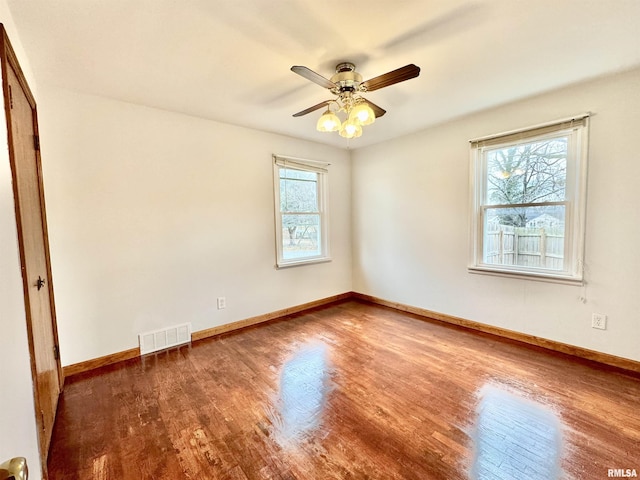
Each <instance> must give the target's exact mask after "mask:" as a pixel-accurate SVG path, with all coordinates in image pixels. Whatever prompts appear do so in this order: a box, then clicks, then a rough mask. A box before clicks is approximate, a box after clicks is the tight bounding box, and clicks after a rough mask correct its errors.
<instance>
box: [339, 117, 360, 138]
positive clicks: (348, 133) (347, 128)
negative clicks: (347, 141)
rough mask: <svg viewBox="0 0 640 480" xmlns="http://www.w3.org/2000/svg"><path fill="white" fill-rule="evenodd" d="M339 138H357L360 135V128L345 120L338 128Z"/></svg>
mask: <svg viewBox="0 0 640 480" xmlns="http://www.w3.org/2000/svg"><path fill="white" fill-rule="evenodd" d="M339 133H340V136H341V137H344V138H358V137H359V136H360V135H362V127H361V126H360V125H358V124H356V123H353V122H351V120H345V122H344V123H343V124H342V127H341V128H340V132H339Z"/></svg>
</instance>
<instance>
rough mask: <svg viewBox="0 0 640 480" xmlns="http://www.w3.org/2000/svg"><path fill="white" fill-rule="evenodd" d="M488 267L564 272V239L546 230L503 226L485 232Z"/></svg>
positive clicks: (562, 236) (561, 235) (560, 235)
mask: <svg viewBox="0 0 640 480" xmlns="http://www.w3.org/2000/svg"><path fill="white" fill-rule="evenodd" d="M485 241H486V244H485V248H484V251H485V260H484V261H485V263H487V264H492V265H514V266H516V265H517V266H523V267H535V268H547V269H551V270H562V269H563V267H564V235H563V234H558V233H548V232H547V231H546V229H544V228H523V227H512V226H508V225H500V229H499V230H493V231H488V232H486V236H485Z"/></svg>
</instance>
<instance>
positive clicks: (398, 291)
mask: <svg viewBox="0 0 640 480" xmlns="http://www.w3.org/2000/svg"><path fill="white" fill-rule="evenodd" d="M639 91H640V70H636V71H633V72H627V73H622V74H619V75H616V76H613V77H608V78H603V79H598V80H595V81H591V82H588V83H584V84H581V85H577V86H573V87H570V88H566V89H563V90H561V91H556V92H553V93H549V94H545V95H542V96H538V97H535V98H531V99H527V100H525V101H521V102H518V103H514V104H510V105H507V106H503V107H501V108H497V109H494V110H491V111H486V112H482V113H478V114H476V115H472V116H469V117H465V118H462V119H460V120H457V121H453V122H450V123H447V124H444V125H440V126H437V127H435V128H431V129H428V130H426V131H422V132H420V133H417V134H414V135H410V136H406V137H403V138H401V139H397V140H395V141H390V142H386V143H383V144H378V145H374V146H371V147H368V148H365V149H360V150H357V151H355V152H354V154H353V171H352V178H353V218H354V229H353V241H354V249H353V252H354V253H353V256H354V258H353V261H354V264H353V265H354V268H353V275H354V290H356V291H358V292H361V293H365V294H369V295H373V296H376V297H381V298H384V299H388V300H392V301H396V302H400V303H404V304H409V305H413V306H417V307H421V308H425V309H429V310H432V311H436V312H440V313H444V314H449V315H454V316H459V317H463V318H467V319H470V320H474V321H477V322H482V323H485V324H488V325H494V326H498V327H502V328H506V329H510V330H516V331H519V332H524V333H527V334H532V335H537V336H540V337H544V338H548V339H552V340H556V341H560V342H565V343H568V344H572V345H577V346H581V347H585V348H589V349H593V350H597V351H601V352H606V353H610V354H613V355H618V356H622V357H627V358H630V359H634V360H640V295H638V291H639V288H638V287H639V284H640V281H639V279H640V274H639V270H638V268H639V267H640V248H639V245H640V221H639V219H640V217H639V216H638V205H639V203H640V202H639V201H638V191H639V185H640V153H639V152H640V150H639V149H638V143H637V129H638V123H639V120H640V95H639V94H638V92H639ZM425 108H428V106H425ZM585 111H590V112H593V113H594V114H595V115H594V116H593V117H592V119H591V131H590V155H589V157H590V158H589V182H588V206H587V232H586V257H585V264H586V280H587V284H586V286H584V287H576V286H567V285H560V284H555V283H543V282H535V281H529V280H517V279H507V278H501V277H495V276H487V275H477V274H470V273H468V272H467V261H468V250H469V249H468V245H469V144H468V140H469V139H471V138H476V137H480V136H483V135H489V134H493V133H499V132H503V131H507V130H512V129H516V128H519V127H526V126H529V125H534V124H537V123H542V122H545V121H550V120H555V119H558V118H563V117H567V116H570V115H574V114H578V113H581V112H585ZM581 297H583V298H586V303H583V301H581ZM592 312H599V313H604V314H606V315H608V316H609V325H608V329H607V330H606V331H599V330H594V329H592V328H591V327H590V322H591V313H592Z"/></svg>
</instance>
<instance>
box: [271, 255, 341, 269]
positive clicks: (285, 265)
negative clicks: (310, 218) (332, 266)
mask: <svg viewBox="0 0 640 480" xmlns="http://www.w3.org/2000/svg"><path fill="white" fill-rule="evenodd" d="M330 261H331V257H314V258H307V259H304V260H291V261H284V262H278V263H277V264H276V270H280V269H283V268H290V267H300V266H302V265H309V264H314V263H327V262H330Z"/></svg>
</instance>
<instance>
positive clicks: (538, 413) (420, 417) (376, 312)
mask: <svg viewBox="0 0 640 480" xmlns="http://www.w3.org/2000/svg"><path fill="white" fill-rule="evenodd" d="M639 399H640V381H639V379H638V377H637V376H634V375H630V374H628V373H625V372H623V371H620V370H616V369H613V368H609V367H603V366H600V365H598V364H595V363H592V362H588V361H582V360H577V359H575V358H572V357H569V356H566V355H564V354H560V353H554V352H549V351H547V350H543V349H541V348H538V347H532V346H528V345H524V344H520V343H518V342H515V341H513V340H504V339H499V338H496V337H492V336H490V335H487V334H483V333H478V332H473V331H468V330H465V329H463V328H460V327H455V326H447V325H443V324H441V323H438V322H429V321H424V319H422V318H420V317H417V316H415V315H413V314H410V313H403V312H399V311H397V310H393V309H390V308H387V307H383V306H378V305H372V304H368V303H364V302H361V301H354V300H350V301H344V302H340V303H335V304H332V305H327V306H323V307H319V308H316V309H314V310H311V311H308V312H300V313H296V314H293V315H291V316H289V317H287V318H285V319H283V320H280V321H275V322H272V323H269V324H263V325H260V326H257V327H251V328H248V329H245V330H243V331H239V332H235V333H228V334H224V335H222V336H219V337H215V338H210V339H206V340H202V341H198V342H195V343H193V344H192V345H187V346H182V347H179V348H176V349H172V350H169V351H166V352H160V353H156V354H152V355H148V356H145V357H142V358H139V359H131V360H127V361H125V362H122V363H120V364H116V365H109V366H105V367H103V368H101V369H99V370H96V371H93V372H87V373H83V374H79V375H76V376H74V377H72V378H71V379H69V381H68V384H67V385H66V387H65V390H64V393H63V396H62V398H61V401H60V407H59V412H58V419H57V421H56V425H55V429H54V436H53V442H52V448H51V453H50V455H49V465H48V466H49V475H50V478H51V479H52V480H56V479H65V480H68V479H82V480H85V479H96V480H98V479H99V480H105V479H118V480H121V479H124V480H128V479H132V480H133V479H136V480H139V479H154V480H155V479H176V478H180V479H183V478H184V479H203V480H206V479H242V480H253V479H277V480H303V479H311V480H315V479H322V480H325V479H371V480H375V479H380V480H383V479H384V480H388V479H447V480H449V479H468V478H483V479H503V480H505V479H508V480H516V479H519V478H522V479H526V480H534V479H547V478H556V477H557V478H560V477H562V478H567V479H576V480H591V479H593V480H596V479H602V478H607V476H608V470H609V469H635V470H636V472H637V474H638V475H640V400H639Z"/></svg>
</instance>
